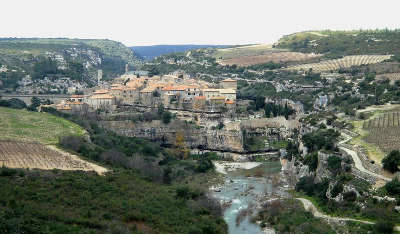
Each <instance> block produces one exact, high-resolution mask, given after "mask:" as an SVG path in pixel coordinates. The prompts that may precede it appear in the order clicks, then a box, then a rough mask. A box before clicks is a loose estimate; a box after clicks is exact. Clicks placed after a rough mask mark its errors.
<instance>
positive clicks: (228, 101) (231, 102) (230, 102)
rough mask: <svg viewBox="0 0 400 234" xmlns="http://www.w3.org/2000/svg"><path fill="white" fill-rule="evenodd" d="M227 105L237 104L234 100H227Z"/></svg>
mask: <svg viewBox="0 0 400 234" xmlns="http://www.w3.org/2000/svg"><path fill="white" fill-rule="evenodd" d="M225 103H226V104H235V102H234V101H232V100H226V101H225Z"/></svg>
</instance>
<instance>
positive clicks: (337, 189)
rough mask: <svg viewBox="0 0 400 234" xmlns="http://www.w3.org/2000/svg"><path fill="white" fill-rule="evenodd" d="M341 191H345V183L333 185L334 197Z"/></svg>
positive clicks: (332, 193)
mask: <svg viewBox="0 0 400 234" xmlns="http://www.w3.org/2000/svg"><path fill="white" fill-rule="evenodd" d="M341 192H343V184H342V183H340V182H338V183H336V184H335V186H333V188H332V190H331V195H332V197H336V196H337V195H339V193H341Z"/></svg>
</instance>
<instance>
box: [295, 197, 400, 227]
mask: <svg viewBox="0 0 400 234" xmlns="http://www.w3.org/2000/svg"><path fill="white" fill-rule="evenodd" d="M296 199H297V200H299V201H300V202H301V203H302V204H303V206H304V209H305V210H306V211H309V212H311V214H313V215H314V217H317V218H322V219H329V220H332V221H336V222H340V221H353V222H359V223H364V224H371V225H373V224H375V222H371V221H366V220H361V219H353V218H346V217H334V216H330V215H326V214H324V213H321V212H320V211H319V210H318V209H317V207H315V206H314V204H313V203H312V202H311V201H310V200H308V199H305V198H296ZM394 230H395V231H400V226H395V227H394Z"/></svg>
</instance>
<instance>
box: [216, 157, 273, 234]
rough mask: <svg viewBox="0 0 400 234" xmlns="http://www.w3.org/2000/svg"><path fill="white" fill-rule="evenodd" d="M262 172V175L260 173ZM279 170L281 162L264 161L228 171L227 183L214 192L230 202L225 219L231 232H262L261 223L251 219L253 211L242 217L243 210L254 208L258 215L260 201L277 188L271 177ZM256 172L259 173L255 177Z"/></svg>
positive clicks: (238, 233)
mask: <svg viewBox="0 0 400 234" xmlns="http://www.w3.org/2000/svg"><path fill="white" fill-rule="evenodd" d="M261 172H262V176H260V174H261ZM279 172H280V163H279V162H268V163H263V164H261V165H260V166H258V167H256V168H253V169H250V170H244V169H241V170H237V171H234V172H228V174H227V175H226V176H225V184H224V185H222V186H221V187H220V192H215V191H214V192H212V193H213V195H214V196H215V197H216V198H217V199H219V200H220V201H221V202H222V203H223V204H224V203H225V204H227V208H226V209H225V211H224V220H225V222H226V223H227V224H228V227H229V233H230V234H247V233H248V234H250V233H251V234H257V233H262V230H261V228H260V226H259V225H257V224H255V223H253V222H250V218H249V216H251V215H247V216H246V217H245V218H242V217H244V215H243V213H245V211H246V210H247V211H248V212H247V213H249V212H253V215H255V213H256V210H257V209H256V207H257V205H259V204H262V201H265V200H268V199H269V198H270V197H269V195H270V194H271V193H272V190H273V186H272V184H271V179H270V177H271V176H272V175H278V174H279ZM254 174H257V175H258V177H253V176H252V175H254ZM274 191H275V190H274ZM271 198H272V197H271ZM247 208H249V209H247ZM238 216H239V217H240V218H238Z"/></svg>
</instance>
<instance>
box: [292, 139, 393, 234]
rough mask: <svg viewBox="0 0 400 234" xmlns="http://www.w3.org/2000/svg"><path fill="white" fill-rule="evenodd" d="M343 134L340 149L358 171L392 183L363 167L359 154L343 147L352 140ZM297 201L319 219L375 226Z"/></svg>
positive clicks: (306, 202)
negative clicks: (328, 212) (346, 154)
mask: <svg viewBox="0 0 400 234" xmlns="http://www.w3.org/2000/svg"><path fill="white" fill-rule="evenodd" d="M341 134H342V136H343V137H344V138H345V139H344V140H342V141H340V142H339V148H340V149H341V150H343V151H345V152H346V153H348V154H349V155H350V156H351V157H352V158H353V161H354V165H355V167H356V169H357V170H359V171H361V172H364V173H367V174H368V175H370V176H372V177H375V178H378V179H382V180H385V181H390V180H391V179H390V178H388V177H385V176H383V175H379V174H376V173H375V172H372V171H369V170H368V169H366V168H365V167H364V166H363V165H362V162H361V159H360V158H359V157H358V154H357V152H355V151H354V150H351V149H348V148H345V147H344V146H343V145H344V144H345V143H346V142H348V141H350V140H351V139H352V137H351V136H349V135H347V134H345V133H343V132H342V133H341ZM296 199H297V200H299V201H300V202H301V203H302V204H303V206H304V209H305V210H307V211H310V212H311V213H312V214H313V215H314V216H315V217H317V218H323V219H329V220H332V221H337V222H340V221H354V222H360V223H364V224H375V222H371V221H366V220H360V219H353V218H347V217H334V216H330V215H327V214H324V213H321V212H320V211H319V210H318V209H317V207H315V206H314V204H313V203H312V202H311V201H310V200H308V199H306V198H296ZM394 230H395V231H400V226H395V227H394Z"/></svg>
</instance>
